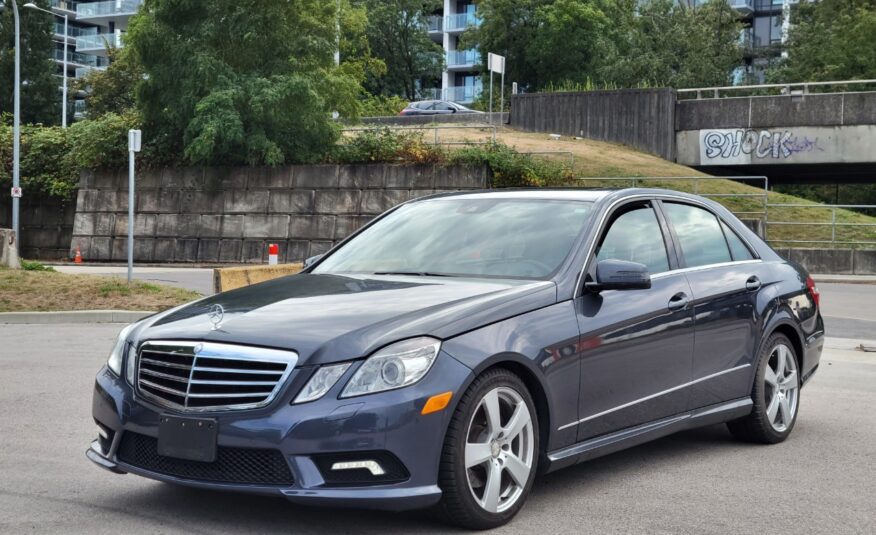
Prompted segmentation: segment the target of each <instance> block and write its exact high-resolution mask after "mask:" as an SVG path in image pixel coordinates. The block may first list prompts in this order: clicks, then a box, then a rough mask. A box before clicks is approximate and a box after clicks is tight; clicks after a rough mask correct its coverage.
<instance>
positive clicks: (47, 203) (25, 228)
mask: <svg viewBox="0 0 876 535" xmlns="http://www.w3.org/2000/svg"><path fill="white" fill-rule="evenodd" d="M75 208H76V203H75V202H73V201H64V200H62V199H59V198H57V197H49V196H44V195H27V192H25V196H24V197H23V198H22V199H21V212H20V219H19V222H20V225H21V228H20V229H19V233H20V234H21V236H19V237H18V253H19V254H20V255H21V257H22V258H30V259H37V260H60V259H62V258H65V257H66V256H67V251H68V250H69V249H70V238H71V236H72V235H73V219H74V216H75ZM0 227H6V228H11V227H12V202H11V200H10V199H9V197H5V198H4V201H3V202H2V203H0Z"/></svg>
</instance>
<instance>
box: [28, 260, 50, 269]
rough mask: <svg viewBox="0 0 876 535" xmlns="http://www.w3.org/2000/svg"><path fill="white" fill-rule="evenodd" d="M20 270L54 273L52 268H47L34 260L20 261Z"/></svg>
mask: <svg viewBox="0 0 876 535" xmlns="http://www.w3.org/2000/svg"><path fill="white" fill-rule="evenodd" d="M21 269H23V270H25V271H55V268H53V267H52V266H47V265H45V264H42V263H40V262H37V261H36V260H22V261H21Z"/></svg>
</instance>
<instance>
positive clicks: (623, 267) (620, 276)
mask: <svg viewBox="0 0 876 535" xmlns="http://www.w3.org/2000/svg"><path fill="white" fill-rule="evenodd" d="M584 286H585V287H586V288H587V289H588V290H590V291H591V292H595V293H599V292H601V291H603V290H647V289H648V288H650V287H651V274H650V273H648V266H646V265H644V264H639V263H636V262H627V261H626V260H612V259H609V260H600V261H599V263H598V264H596V281H595V282H593V281H591V282H587V283H585V285H584Z"/></svg>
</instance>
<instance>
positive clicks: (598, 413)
mask: <svg viewBox="0 0 876 535" xmlns="http://www.w3.org/2000/svg"><path fill="white" fill-rule="evenodd" d="M749 367H751V364H743V365H741V366H736V367H735V368H730V369H727V370H723V371H720V372H717V373H713V374H711V375H707V376H705V377H700V378H699V379H696V380H693V381H690V382H687V383H684V384H682V385H678V386H673V387H672V388H667V389H666V390H662V391H660V392H657V393H656V394H651V395H649V396H645V397H643V398H639V399H637V400H634V401H630V402H629V403H624V404H623V405H618V406H617V407H613V408H611V409H608V410H604V411H602V412H597V413H596V414H591V415H590V416H587V417H586V418H581V419H580V420H578V421H576V422H571V423H568V424H565V425H561V426H560V427H558V428H557V431H562V430H563V429H568V428H570V427H574V426H576V425H581V424H583V423H584V422H587V421H589V420H593V419H594V418H599V417H600V416H605V415H606V414H611V413H613V412H615V411H619V410H621V409H626V408H628V407H632V406H633V405H637V404H639V403H642V402H644V401H648V400H651V399H654V398H657V397H660V396H662V395H665V394H669V393H672V392H675V391H676V390H681V389H682V388H687V387H689V386H693V385H695V384H697V383H701V382H703V381H708V380H709V379H714V378H715V377H719V376H721V375H724V374H727V373H731V372H735V371H738V370H743V369H745V368H749Z"/></svg>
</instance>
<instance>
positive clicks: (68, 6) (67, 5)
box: [49, 0, 77, 13]
mask: <svg viewBox="0 0 876 535" xmlns="http://www.w3.org/2000/svg"><path fill="white" fill-rule="evenodd" d="M76 4H77V2H73V1H71V0H50V1H49V7H50V8H52V9H54V10H55V11H65V12H67V13H76Z"/></svg>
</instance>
